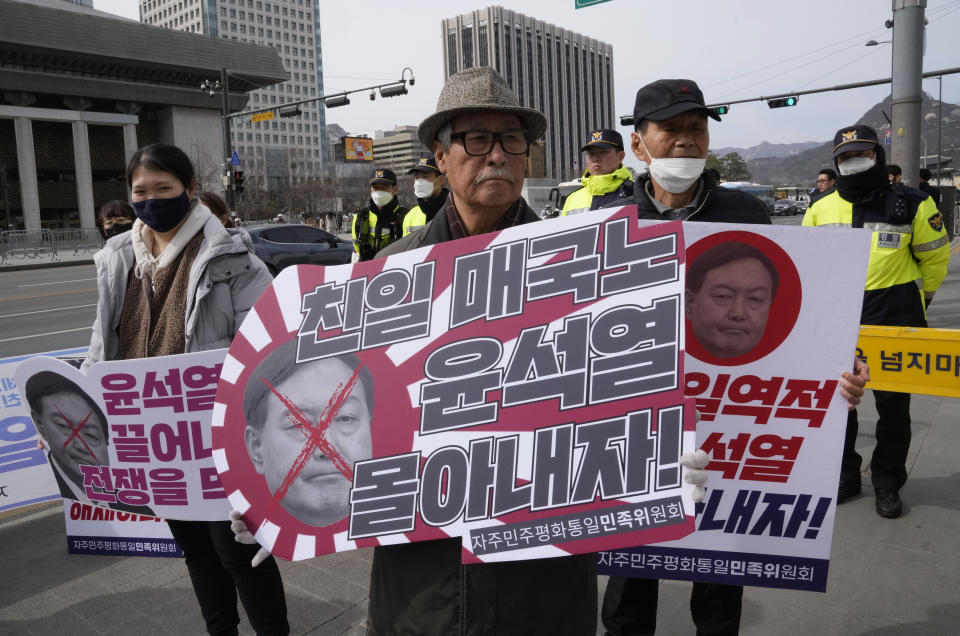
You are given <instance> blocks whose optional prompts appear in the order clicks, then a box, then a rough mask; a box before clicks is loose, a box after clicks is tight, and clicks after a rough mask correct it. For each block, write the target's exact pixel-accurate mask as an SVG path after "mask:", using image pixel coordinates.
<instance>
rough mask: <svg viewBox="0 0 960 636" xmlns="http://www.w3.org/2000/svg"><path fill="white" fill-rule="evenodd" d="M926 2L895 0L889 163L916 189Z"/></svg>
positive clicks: (921, 0) (918, 167)
mask: <svg viewBox="0 0 960 636" xmlns="http://www.w3.org/2000/svg"><path fill="white" fill-rule="evenodd" d="M926 6H927V0H893V67H892V77H893V80H892V83H891V87H890V101H891V110H892V112H891V120H892V121H891V123H890V163H895V164H897V165H898V166H900V169H901V170H903V182H904V183H906V184H908V185H911V186H916V185H917V183H918V182H919V172H920V106H921V99H922V95H923V93H922V87H921V78H922V75H923V12H924V8H925V7H926Z"/></svg>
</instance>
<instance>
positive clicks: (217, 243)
mask: <svg viewBox="0 0 960 636" xmlns="http://www.w3.org/2000/svg"><path fill="white" fill-rule="evenodd" d="M633 115H634V130H633V131H632V132H631V134H630V139H629V144H625V143H624V139H623V137H622V136H621V135H620V134H619V133H618V132H616V131H614V130H606V129H598V130H595V131H591V134H590V136H589V138H588V139H586V140H584V145H583V147H582V151H583V152H584V153H585V155H586V163H585V165H586V166H587V170H586V171H585V173H584V175H583V180H582V187H581V188H580V189H579V190H577V191H576V192H574V193H573V194H571V195H570V196H569V197H568V198H567V201H566V205H564V208H563V214H564V215H572V214H577V213H581V212H583V211H586V210H595V209H599V208H603V207H609V206H612V205H617V204H634V205H636V206H637V210H638V217H639V218H641V219H653V220H681V221H684V222H687V221H701V222H714V223H752V224H769V223H770V217H769V214H768V212H767V209H766V206H765V205H764V204H763V203H762V202H760V201H759V200H758V199H756V198H755V197H753V196H751V195H749V194H745V193H742V192H738V191H734V190H727V189H724V188H722V187H720V185H719V184H718V182H717V179H716V178H715V177H714V176H713V175H711V174H710V173H709V172H707V171H705V160H706V156H707V151H708V148H709V143H710V135H709V126H708V123H709V121H710V120H713V121H716V122H719V121H720V117H719V116H718V115H717V113H716V112H715V111H714V110H712V109H710V108H708V107H706V106H705V102H704V98H703V94H702V92H701V91H700V89H699V87H698V86H697V84H696V83H695V82H693V81H691V80H685V79H679V80H657V81H654V82H651V83H649V84H647V85H645V86H643V87H641V88H640V89H639V90H638V91H637V94H636V100H635V104H634V109H633ZM546 127H547V119H546V117H545V116H544V115H543V114H542V113H540V112H539V111H537V110H534V109H530V108H525V107H522V106H520V105H519V103H518V101H517V98H516V96H515V95H514V93H513V92H512V91H511V89H510V88H509V87H508V86H507V84H506V82H505V81H504V79H503V78H502V77H500V75H499V74H497V73H496V72H495V71H494V70H492V69H490V68H488V67H480V68H471V69H467V70H465V71H462V72H460V73H456V74H454V75H452V76H451V77H450V78H449V79H448V80H447V82H446V83H445V85H444V87H443V89H442V91H441V93H440V97H439V101H438V103H437V108H436V111H435V112H434V113H432V114H430V115H429V116H428V117H426V118H425V119H424V120H423V122H422V123H421V124H420V126H419V129H418V135H419V139H420V141H421V142H422V143H423V144H424V145H425V146H426V147H427V148H429V149H430V150H431V151H432V154H431V155H430V156H428V157H424V158H422V159H420V160H419V161H418V162H417V164H416V165H415V166H412V167H411V169H410V171H409V172H410V174H413V175H414V177H415V179H414V194H415V196H416V198H417V205H416V206H415V207H414V208H412V209H407V208H406V207H404V206H401V205H400V203H399V201H398V199H397V194H398V187H397V177H396V174H395V173H394V172H392V171H391V170H387V169H377V170H375V171H374V172H373V174H372V175H371V177H370V179H369V184H368V185H369V193H370V197H369V203H368V206H367V207H366V208H365V209H363V210H362V211H360V212H358V213H357V214H356V215H354V217H353V219H352V220H351V231H352V234H353V237H354V240H355V246H356V256H357V259H358V260H370V259H374V258H384V257H386V256H389V255H391V254H397V253H400V252H404V251H407V250H412V249H416V248H418V247H421V246H426V245H434V244H437V243H443V242H447V241H453V240H457V239H459V238H463V237H467V236H473V235H476V234H482V233H486V232H492V231H497V230H500V229H504V228H508V227H513V226H516V225H520V224H526V223H533V222H538V221H539V217H538V215H537V214H535V213H534V211H533V210H532V209H531V208H530V206H529V205H528V204H527V202H526V201H524V199H523V198H522V197H521V187H522V185H523V179H524V168H525V159H526V155H527V152H528V150H529V147H530V144H531V143H532V142H534V141H536V140H537V139H540V138H541V137H542V136H543V134H544V132H545V130H546ZM627 145H629V147H630V150H631V152H633V154H634V155H635V156H636V157H637V158H638V159H640V160H641V161H643V162H645V163H646V164H647V166H648V167H649V171H648V172H647V173H646V174H642V175H640V176H639V177H638V178H637V179H636V180H633V179H632V178H631V174H630V173H629V171H627V170H626V169H625V168H624V167H623V163H622V161H623V158H624V157H625V153H626V150H625V148H626V147H627ZM833 159H834V161H833V167H831V168H825V169H824V170H823V171H821V173H820V175H819V176H818V178H817V189H818V191H819V192H818V193H817V197H816V199H815V200H814V201H813V202H812V204H811V206H810V207H809V209H808V211H807V213H806V216H805V218H804V221H803V224H804V225H807V226H832V227H837V226H844V227H853V228H864V229H866V230H869V231H872V233H873V246H872V251H871V257H870V263H869V272H868V276H867V286H866V290H865V293H864V298H863V321H864V322H865V323H870V324H889V325H905V326H923V325H924V324H925V322H924V320H925V318H924V317H925V309H926V306H928V305H929V303H930V301H931V299H932V298H933V293H934V292H935V291H936V289H937V287H938V286H939V285H940V283H941V281H942V280H943V278H944V276H945V274H946V264H947V259H948V258H949V245H948V244H947V239H946V233H945V232H944V230H943V222H942V218H941V217H940V216H939V212H938V211H937V208H936V203H935V201H934V199H933V198H932V197H931V195H930V194H928V191H923V190H918V189H914V188H909V187H907V186H904V185H903V184H901V183H899V182H897V183H894V182H893V178H892V177H891V178H890V180H888V178H887V170H888V167H889V168H891V169H892V168H893V167H892V166H887V164H886V163H885V161H884V159H885V158H884V153H883V146H882V145H881V144H880V143H879V141H878V138H877V135H876V132H875V131H873V130H872V129H870V128H868V127H866V126H847V127H843V128H841V129H840V130H839V131H838V132H837V136H836V139H835V146H834V151H833ZM891 174H892V173H891ZM126 178H127V185H128V186H129V188H130V191H131V193H132V205H130V204H128V203H126V202H112V203H110V204H108V205H106V206H104V207H103V208H102V209H101V210H100V213H99V215H98V217H97V224H98V227H99V228H100V231H101V232H102V233H103V236H104V238H105V239H107V241H106V246H105V247H104V249H103V250H101V251H100V252H99V253H98V254H97V255H96V258H95V261H96V265H97V281H98V283H97V284H98V293H99V295H100V302H99V304H98V310H97V317H96V321H95V323H94V327H93V338H92V341H91V345H90V351H89V355H88V358H87V360H86V361H85V363H84V365H85V366H89V365H91V364H94V363H96V362H98V361H101V360H120V359H130V358H148V357H153V356H163V355H171V354H177V353H184V352H191V351H200V350H204V349H212V348H218V347H225V346H228V345H229V343H230V342H231V340H232V338H233V336H234V335H235V334H236V331H237V329H238V327H239V325H240V324H241V322H242V321H243V318H244V317H245V315H246V314H247V312H248V311H249V310H250V309H251V307H252V306H253V303H254V302H255V301H256V300H257V298H258V297H259V296H260V294H261V293H262V292H263V291H264V289H266V287H267V286H268V285H270V282H271V277H270V274H269V273H268V272H267V269H266V267H265V266H264V264H263V263H262V262H261V261H260V260H259V259H258V258H257V257H256V256H255V255H254V254H253V252H252V250H251V249H250V245H249V242H248V241H245V240H244V236H243V234H244V232H243V231H242V230H236V229H234V230H232V231H231V230H230V229H228V228H229V227H230V221H231V217H230V214H229V211H228V210H227V209H226V206H225V205H224V204H223V202H222V200H220V199H219V197H216V195H212V194H211V193H199V192H197V191H196V187H195V179H194V173H193V167H192V166H191V163H190V160H189V158H188V157H187V155H186V154H185V153H184V152H183V151H182V150H180V149H179V148H177V147H174V146H171V145H166V144H152V145H150V146H147V147H145V148H142V149H140V150H139V151H138V152H137V153H136V154H135V155H134V157H133V158H132V160H131V161H130V164H129V167H128V169H127V174H126ZM280 222H282V220H280ZM761 256H762V255H761ZM714 260H716V261H717V262H716V263H713V265H711V267H733V268H739V269H742V270H744V271H746V270H750V271H751V272H753V273H755V274H756V275H757V276H758V277H760V278H762V279H763V280H764V281H766V282H765V283H764V284H765V285H766V287H765V290H766V291H765V292H764V293H765V294H766V295H767V297H768V298H767V306H769V298H772V297H773V295H774V294H776V280H775V272H773V273H769V274H768V273H767V272H769V268H767V267H766V266H765V265H764V263H763V261H762V259H761V258H758V257H757V255H756V254H753V253H752V252H751V253H747V252H742V251H739V252H738V251H734V252H731V253H730V254H724V255H718V256H717V258H716V259H714ZM709 269H710V268H707V267H706V266H704V272H702V276H700V278H701V279H703V280H701V283H700V284H703V285H709V284H710V283H709V281H710V273H709V271H708V270H709ZM211 290H212V291H211ZM698 291H699V287H698V289H697V290H692V294H691V299H692V304H691V303H690V301H688V311H691V312H692V313H696V312H704V311H707V309H706V308H705V307H704V305H705V304H706V303H707V301H706V300H704V301H703V302H701V301H700V300H697V292H698ZM715 310H716V309H715ZM716 311H721V310H716ZM722 311H726V312H727V313H728V315H727V319H729V320H734V321H746V320H748V317H746V316H740V315H733V313H731V312H735V310H734V309H726V310H722ZM764 320H765V318H764ZM704 338H705V339H706V338H707V336H704ZM753 344H755V343H753ZM711 346H716V347H717V355H728V354H729V355H734V356H735V355H738V352H739V351H741V350H742V348H743V347H744V346H752V345H750V343H747V342H716V343H712V344H711ZM852 358H853V356H852V354H851V367H852V368H853V369H854V370H853V372H850V373H844V374H843V375H842V377H841V379H840V383H839V389H838V392H839V393H840V395H841V396H842V397H843V399H845V400H846V401H847V402H848V403H849V406H850V409H851V410H850V415H849V418H848V422H847V438H846V440H847V441H846V446H845V448H844V454H843V464H842V471H841V479H840V483H839V485H838V495H839V497H838V500H839V501H843V500H846V499H848V498H850V497H853V496H855V495H856V494H858V493H859V492H860V479H861V471H860V468H861V465H860V462H861V458H860V456H859V455H858V454H857V453H856V449H855V448H854V441H855V439H856V433H857V415H856V410H855V409H854V408H853V407H855V406H856V405H857V404H858V403H859V402H860V398H861V396H862V395H863V392H864V389H863V387H864V386H865V383H866V381H867V379H868V375H869V372H868V370H867V368H866V366H865V365H863V364H862V363H860V362H855V361H854V360H853V359H852ZM274 366H276V369H273V367H271V369H272V371H270V372H271V373H273V374H274V375H275V376H276V377H275V382H276V383H277V384H278V386H282V382H284V381H285V380H284V378H285V377H286V376H285V375H284V374H285V373H286V370H285V369H284V365H282V364H280V365H279V366H277V365H274ZM289 366H290V365H287V370H288V368H289ZM351 369H352V363H351V362H350V361H340V360H333V361H330V362H329V363H328V364H327V363H325V364H324V365H317V369H316V374H317V378H318V380H317V381H318V382H321V381H324V378H333V377H341V376H344V375H345V374H348V373H349V372H350V371H351ZM265 373H266V372H265ZM360 386H361V389H358V390H363V391H366V392H368V393H370V395H369V396H368V395H366V393H364V396H363V399H360V400H358V401H357V402H358V407H357V408H358V410H359V411H363V409H364V408H366V409H367V410H368V411H367V416H368V417H369V410H371V409H372V406H371V404H370V401H371V400H372V384H370V385H369V386H368V385H365V384H361V385H360ZM318 395H321V396H322V395H325V394H324V393H323V392H322V391H321V392H320V393H319V394H318ZM875 397H876V400H877V407H878V410H879V411H880V422H879V423H878V426H877V429H878V430H877V448H876V450H875V451H874V455H873V459H872V475H873V483H874V486H875V491H876V508H877V512H878V514H879V515H881V516H883V517H896V516H898V515H900V514H901V510H902V504H901V502H900V499H899V490H900V488H901V487H902V486H903V483H904V481H905V480H906V471H905V468H904V460H905V457H906V451H907V448H908V446H909V442H910V417H909V395H904V394H897V393H884V392H875ZM320 401H321V402H322V401H323V400H320ZM365 403H366V406H364V404H365ZM38 408H41V407H38ZM245 410H246V412H247V416H248V419H249V418H252V419H253V420H257V421H256V422H249V421H248V428H249V427H253V429H254V430H253V431H252V432H250V433H249V438H248V447H249V449H250V454H251V459H252V461H254V462H255V463H256V462H260V463H259V466H260V467H261V468H262V471H263V473H262V474H264V476H265V478H266V479H267V480H268V482H269V480H270V479H271V478H273V477H271V474H272V473H271V471H273V470H274V467H272V464H271V463H270V462H271V456H270V452H272V451H271V449H270V448H268V445H266V443H265V442H263V441H262V440H261V439H260V437H258V436H259V435H262V432H263V431H264V426H267V427H269V426H270V425H271V424H270V422H269V421H268V420H269V419H270V418H271V417H273V418H276V417H280V416H279V415H277V414H276V413H272V412H271V411H270V410H269V409H263V408H261V407H260V406H259V405H258V404H257V401H256V400H254V399H252V398H251V401H250V403H249V404H246V402H245ZM259 420H263V421H262V422H261V421H259ZM364 443H365V442H363V441H362V440H361V442H358V450H357V452H356V453H355V456H356V457H362V456H363V455H364V453H365V452H366V451H364V450H363V449H366V446H363V444H364ZM277 452H279V451H277ZM699 467H700V468H702V465H700V466H699ZM296 504H297V502H296V501H293V500H291V501H290V502H285V503H284V505H285V506H287V505H289V506H293V507H296ZM313 507H314V508H315V506H313ZM308 508H310V506H308ZM310 509H311V510H312V508H310ZM298 510H299V508H298ZM297 514H300V512H298V513H297ZM302 514H307V512H303V513H302ZM310 514H313V513H312V512H310ZM231 518H232V519H233V521H232V522H230V521H226V520H225V521H223V522H184V521H171V522H169V523H170V528H171V531H172V533H173V535H174V537H175V538H176V540H177V542H178V543H179V544H180V546H181V548H182V549H183V552H184V555H185V560H186V566H187V570H188V572H189V575H190V578H191V581H192V583H193V587H194V591H195V593H196V597H197V600H198V604H199V607H200V612H201V615H202V617H203V620H204V621H205V623H206V628H207V631H208V632H209V633H211V634H236V633H237V625H238V622H239V615H238V611H237V599H238V598H239V600H240V602H241V603H242V605H243V607H244V609H245V611H246V613H247V616H248V618H249V620H250V623H251V625H252V626H253V628H254V629H255V630H256V632H257V633H258V634H286V633H288V632H289V624H288V622H287V616H286V615H287V612H286V604H285V597H284V589H283V583H282V581H281V577H280V572H279V570H278V568H277V565H276V563H275V562H274V561H273V558H272V557H269V556H266V553H265V552H264V551H263V550H261V549H259V547H258V546H257V545H256V543H255V541H254V540H253V538H252V536H251V535H250V532H249V529H247V528H246V527H245V526H244V524H243V521H242V520H241V519H240V517H239V515H232V516H231ZM264 557H265V558H264ZM261 561H262V562H261ZM658 583H659V582H658V581H657V580H655V579H641V578H622V577H611V578H610V580H609V582H608V584H607V587H606V593H605V595H604V597H603V600H602V606H601V607H599V608H598V607H597V602H598V595H597V573H596V563H595V556H594V555H592V554H585V555H577V556H569V557H563V558H552V559H540V560H529V561H518V562H505V563H490V564H482V565H462V564H461V542H460V539H445V540H434V541H426V542H420V543H412V544H402V545H384V546H378V547H376V548H374V554H373V565H372V571H371V575H370V598H369V606H368V618H367V631H368V633H370V634H414V633H416V634H420V633H424V634H480V633H483V634H493V633H518V634H519V633H523V634H589V635H593V634H594V633H596V629H597V621H598V618H599V619H600V620H601V621H602V624H603V626H604V628H605V630H606V631H607V633H609V634H613V635H621V634H652V633H654V631H655V629H656V607H657V591H658ZM742 597H743V588H742V587H740V586H736V585H721V584H714V583H700V582H697V583H694V584H693V586H692V592H691V600H690V608H691V615H692V618H693V621H694V623H695V624H696V626H697V633H698V634H704V635H708V634H710V635H722V634H737V633H738V631H739V624H740V615H741V605H742Z"/></svg>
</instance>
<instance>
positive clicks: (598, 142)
mask: <svg viewBox="0 0 960 636" xmlns="http://www.w3.org/2000/svg"><path fill="white" fill-rule="evenodd" d="M610 146H613V147H614V148H616V149H617V150H623V137H621V136H620V133H618V132H617V131H616V130H610V129H609V128H601V129H600V130H594V131H593V132H592V133H590V139H589V140H587V143H585V144H584V145H583V148H581V149H580V152H583V151H584V150H586V149H587V148H592V147H600V148H609V147H610Z"/></svg>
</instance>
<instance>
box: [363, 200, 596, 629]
mask: <svg viewBox="0 0 960 636" xmlns="http://www.w3.org/2000/svg"><path fill="white" fill-rule="evenodd" d="M521 202H522V203H523V210H521V217H520V221H519V222H520V223H532V222H534V221H537V220H539V218H538V217H537V215H536V214H535V213H534V211H533V210H532V209H530V206H529V205H527V204H526V202H524V201H523V200H522V199H521ZM449 240H451V234H450V225H449V223H448V222H447V215H446V214H444V213H442V212H441V213H439V214H437V215H436V216H434V218H433V219H432V220H431V221H429V222H428V223H427V224H426V225H425V226H424V228H423V230H421V231H419V232H414V233H413V234H410V235H408V236H405V237H403V238H402V239H400V240H399V241H397V242H396V243H393V244H391V245H390V246H389V247H387V248H386V249H385V250H383V251H382V252H380V253H379V254H377V257H378V258H379V257H383V256H389V255H391V254H397V253H399V252H405V251H408V250H413V249H416V248H418V247H423V246H426V245H434V244H437V243H443V242H445V241H449ZM461 550H462V546H461V540H460V539H459V538H455V539H438V540H435V541H423V542H418V543H405V544H398V545H386V546H378V547H376V548H374V550H373V568H372V571H371V573H370V601H369V605H368V616H367V633H368V634H371V635H373V636H379V635H381V634H444V635H451V636H453V635H462V636H466V635H469V636H474V635H481V634H482V635H488V634H564V635H565V636H566V635H569V636H580V635H589V636H593V635H594V634H595V633H596V623H597V568H596V555H594V554H580V555H575V556H567V557H558V558H551V559H536V560H528V561H513V562H504V563H484V564H474V565H461V563H460V556H461Z"/></svg>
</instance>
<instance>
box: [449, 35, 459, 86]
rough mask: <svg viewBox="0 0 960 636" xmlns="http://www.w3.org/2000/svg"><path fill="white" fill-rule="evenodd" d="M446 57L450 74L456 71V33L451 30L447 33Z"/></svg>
mask: <svg viewBox="0 0 960 636" xmlns="http://www.w3.org/2000/svg"><path fill="white" fill-rule="evenodd" d="M447 59H448V64H449V66H450V75H453V74H454V73H456V72H457V33H456V31H451V32H450V33H448V34H447Z"/></svg>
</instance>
